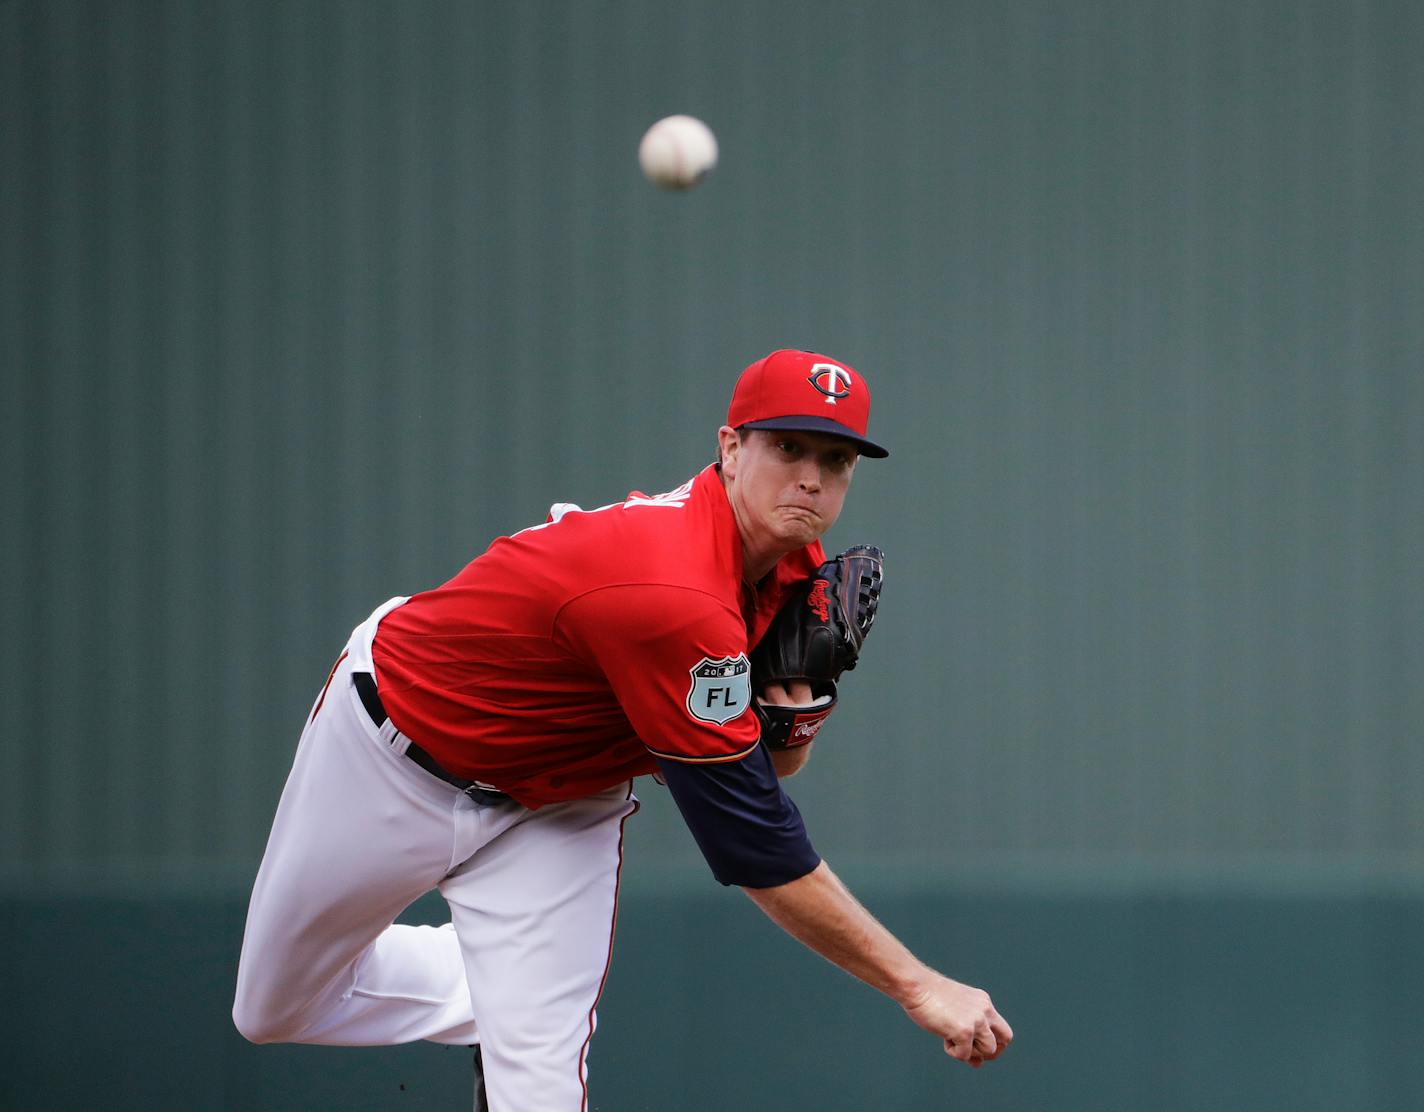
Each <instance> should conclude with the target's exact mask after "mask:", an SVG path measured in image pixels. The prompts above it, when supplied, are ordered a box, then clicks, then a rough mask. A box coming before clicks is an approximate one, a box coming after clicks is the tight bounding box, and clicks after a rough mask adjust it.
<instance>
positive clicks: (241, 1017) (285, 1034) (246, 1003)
mask: <svg viewBox="0 0 1424 1112" xmlns="http://www.w3.org/2000/svg"><path fill="white" fill-rule="evenodd" d="M232 1022H233V1025H234V1026H235V1027H236V1028H237V1032H238V1034H240V1035H241V1036H242V1037H243V1038H244V1039H246V1040H247V1041H248V1042H250V1043H279V1042H297V1041H298V1037H299V1036H300V1034H301V1026H300V1025H299V1024H298V1023H296V1022H294V1017H293V1016H292V1015H291V1014H290V1013H289V1012H284V1011H281V1010H278V1009H274V1008H270V1007H266V1008H264V1007H262V1006H260V1005H259V1004H258V1003H256V1002H255V1001H253V1000H251V999H250V998H248V997H245V996H243V995H239V996H238V998H237V1000H236V1001H235V1002H234V1003H233V1005H232Z"/></svg>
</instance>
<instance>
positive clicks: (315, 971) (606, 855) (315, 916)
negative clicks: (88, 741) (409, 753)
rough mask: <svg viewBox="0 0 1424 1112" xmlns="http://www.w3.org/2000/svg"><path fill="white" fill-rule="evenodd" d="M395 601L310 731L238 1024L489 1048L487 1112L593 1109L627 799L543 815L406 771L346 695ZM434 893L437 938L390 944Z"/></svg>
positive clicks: (602, 796)
mask: <svg viewBox="0 0 1424 1112" xmlns="http://www.w3.org/2000/svg"><path fill="white" fill-rule="evenodd" d="M403 601H405V600H404V599H401V598H397V599H392V600H390V601H389V602H387V603H386V604H384V605H383V606H381V607H379V608H378V609H377V610H376V612H375V613H373V614H372V615H371V617H370V618H369V619H367V621H366V622H365V623H363V624H362V625H361V626H358V627H357V629H356V630H355V631H354V632H353V633H352V636H351V640H350V642H349V643H348V644H347V647H346V652H345V653H344V654H343V655H342V658H341V659H340V660H339V661H338V663H337V666H336V668H335V670H334V671H333V673H332V675H331V677H330V679H329V680H328V682H327V685H326V687H325V688H324V689H323V691H322V693H321V695H320V696H319V697H318V699H317V701H316V704H315V705H314V707H313V709H312V714H311V715H310V716H309V717H308V719H307V725H306V728H305V729H304V730H303V732H302V737H301V741H300V743H299V744H298V747H297V754H296V759H295V761H294V763H293V766H292V771H291V775H290V776H289V777H288V780H287V785H286V787H285V788H284V790H283V792H282V798H281V802H280V803H279V804H278V807H277V815H276V818H275V819H274V820H273V823H272V833H271V836H270V838H269V840H268V843H267V851H266V854H265V855H264V857H263V859H262V865H261V868H260V869H259V871H258V874H257V881H256V883H255V885H254V887H253V892H252V901H251V904H250V906H249V908H248V914H247V930H246V934H245V935H244V938H243V943H242V957H241V961H240V964H239V969H238V978H237V997H236V1001H235V1003H234V1005H233V1020H234V1022H235V1023H236V1025H237V1027H238V1030H239V1031H241V1032H242V1034H243V1035H244V1036H245V1037H246V1038H248V1039H250V1040H252V1041H253V1042H300V1043H321V1044H327V1045H339V1046H373V1045H387V1044H392V1043H402V1042H410V1041H413V1040H416V1039H429V1040H431V1041H433V1042H439V1043H450V1044H455V1045H462V1044H473V1043H476V1042H478V1043H479V1044H480V1045H481V1048H482V1054H483V1057H484V1069H485V1084H486V1086H487V1089H488V1093H489V1102H490V1107H491V1109H492V1110H493V1112H505V1110H507V1112H518V1110H527V1109H539V1110H541V1112H542V1110H547V1112H561V1110H564V1109H569V1110H574V1109H579V1110H582V1109H584V1108H585V1107H586V1106H587V1099H588V1098H587V1081H586V1078H587V1055H588V1046H589V1041H590V1040H591V1039H592V1037H593V1031H594V1027H595V1025H596V1022H597V1020H596V1012H595V1006H596V1004H597V1002H598V997H599V994H600V992H601V991H602V988H603V980H604V977H605V975H606V974H607V969H608V963H609V959H610V957H611V953H612V944H613V927H614V920H615V917H616V913H617V903H618V875H619V868H620V866H621V863H622V846H623V823H624V822H625V821H626V820H627V819H628V818H629V817H630V816H631V815H632V814H633V813H634V812H635V811H636V810H637V809H638V801H637V799H636V797H634V795H633V794H632V784H631V783H628V784H624V785H620V786H619V787H617V788H616V789H613V790H610V791H605V792H601V793H599V794H597V795H592V796H588V797H586V798H584V799H578V800H574V801H572V802H568V803H560V804H554V805H550V806H546V807H541V808H540V809H539V810H537V811H530V810H527V809H525V808H524V807H521V806H520V805H519V804H517V803H515V802H513V801H512V800H508V801H504V802H495V803H489V802H477V801H476V800H475V799H472V798H471V797H470V796H469V795H467V794H465V793H464V792H461V791H459V790H458V789H456V788H454V787H453V786H451V785H449V784H446V783H445V782H443V781H442V780H440V779H438V778H437V777H435V776H432V775H431V774H430V773H428V772H426V771H425V770H424V769H422V768H420V767H419V766H418V765H416V764H415V762H414V761H412V760H410V759H409V758H407V757H406V756H405V755H404V753H405V746H406V745H407V744H408V741H407V739H406V738H405V737H404V736H403V735H401V734H400V733H398V732H397V731H396V730H395V728H394V726H393V725H392V724H391V723H390V722H389V721H388V722H387V723H386V724H385V725H384V726H383V727H381V728H380V729H377V727H376V725H375V723H374V722H372V720H371V718H370V716H369V715H368V714H367V712H366V710H365V708H364V707H363V706H362V704H361V702H360V700H359V698H358V696H357V694H356V691H355V689H354V688H353V687H352V684H351V675H352V673H353V672H354V671H372V668H371V640H372V638H373V637H374V635H375V629H376V625H377V624H378V623H379V621H380V619H381V618H382V617H384V616H385V614H386V613H387V612H389V611H390V610H391V609H394V608H395V607H396V606H398V605H400V603H402V602H403ZM431 889H439V891H440V893H441V894H442V895H443V896H444V897H445V900H446V902H447V903H448V904H449V905H450V912H451V922H450V923H448V924H446V925H445V926H443V927H415V926H405V925H392V924H393V921H394V919H395V917H396V916H397V915H398V914H400V912H401V911H402V910H404V909H405V908H406V907H407V906H409V905H410V903H411V902H412V901H414V900H415V899H417V898H418V897H420V896H422V895H424V894H425V893H426V892H428V891H430V890H431Z"/></svg>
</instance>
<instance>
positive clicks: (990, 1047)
mask: <svg viewBox="0 0 1424 1112" xmlns="http://www.w3.org/2000/svg"><path fill="white" fill-rule="evenodd" d="M932 976H933V978H934V979H933V980H931V981H930V983H929V984H927V985H925V986H924V988H923V990H922V991H920V992H917V993H916V994H915V995H914V996H912V997H911V998H909V999H908V1000H906V1001H905V1002H904V1003H903V1004H902V1005H901V1007H903V1008H904V1009H905V1014H906V1015H908V1016H909V1017H910V1018H911V1019H912V1020H914V1021H915V1022H916V1023H917V1024H919V1025H920V1026H921V1027H923V1028H924V1029H925V1030H926V1031H929V1032H930V1033H931V1034H934V1035H938V1036H939V1037H940V1038H942V1039H943V1040H944V1052H945V1053H946V1054H948V1055H949V1056H950V1057H951V1058H958V1059H959V1060H960V1061H961V1062H966V1063H968V1064H969V1065H970V1066H973V1067H974V1068H975V1069H978V1068H979V1067H980V1066H982V1065H983V1064H984V1063H985V1062H992V1061H993V1060H994V1059H995V1058H997V1057H998V1056H999V1055H1000V1054H1002V1053H1003V1052H1004V1051H1005V1050H1007V1049H1008V1046H1009V1043H1011V1042H1013V1041H1014V1031H1013V1028H1012V1027H1010V1026H1009V1024H1008V1021H1007V1020H1005V1019H1004V1017H1003V1016H1001V1015H1000V1014H999V1013H998V1012H997V1011H996V1010H995V1008H994V1002H993V1001H992V1000H990V999H989V994H988V993H987V992H985V991H984V990H983V989H980V988H975V987H973V986H972V985H962V984H960V983H959V982H958V981H952V980H950V979H949V978H948V977H944V976H941V975H940V974H938V973H934V974H932Z"/></svg>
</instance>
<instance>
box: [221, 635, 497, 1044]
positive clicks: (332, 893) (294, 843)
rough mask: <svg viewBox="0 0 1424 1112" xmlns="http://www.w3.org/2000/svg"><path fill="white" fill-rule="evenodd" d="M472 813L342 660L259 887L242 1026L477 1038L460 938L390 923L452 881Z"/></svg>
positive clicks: (360, 1035) (238, 1007)
mask: <svg viewBox="0 0 1424 1112" xmlns="http://www.w3.org/2000/svg"><path fill="white" fill-rule="evenodd" d="M471 806H472V804H471V803H470V801H469V800H467V799H466V798H465V797H464V796H462V795H460V793H458V792H456V791H454V790H453V789H451V788H449V787H448V786H447V785H444V784H441V783H440V782H439V781H437V780H434V779H433V778H432V777H429V776H428V775H427V774H426V773H425V772H424V771H422V770H421V769H419V768H417V767H416V766H415V765H414V764H413V763H412V762H410V761H409V760H408V759H407V758H405V757H404V756H401V755H400V754H398V753H395V752H393V751H391V750H390V749H389V747H388V745H387V743H386V742H385V741H383V740H382V738H381V736H380V734H379V733H378V732H377V731H376V728H375V725H374V723H372V722H371V720H370V718H369V717H368V716H366V714H365V711H364V709H363V708H362V707H361V706H360V703H359V701H358V699H357V697H356V693H355V691H354V689H353V688H352V686H351V679H350V671H349V663H345V662H343V663H341V664H339V665H338V666H337V669H336V671H335V673H334V674H333V676H332V678H331V681H330V685H329V688H328V690H327V692H326V694H325V696H324V698H323V699H321V700H319V702H318V706H317V709H316V711H315V713H314V715H313V717H312V719H311V720H310V721H309V722H308V724H307V728H306V730H305V731H304V732H303V734H302V739H301V743H300V745H299V746H298V750H297V755H296V759H295V762H294V763H293V766H292V772H291V775H290V776H289V778H288V780H287V784H286V787H285V788H284V790H283V792H282V799H281V802H280V803H279V804H278V807H277V815H276V818H275V819H274V820H273V823H272V833H271V836H270V838H269V840H268V843H267V851H266V854H265V856H264V857H263V859H262V866H261V868H260V869H259V871H258V874H257V881H256V883H255V885H254V887H253V892H252V901H251V904H250V906H249V908H248V915H247V930H246V933H245V935H244V938H243V944H242V958H241V961H240V963H239V969H238V978H237V995H236V1000H235V1002H234V1005H233V1022H234V1023H235V1024H236V1025H237V1028H238V1030H239V1031H240V1032H241V1033H242V1034H243V1035H244V1036H245V1037H246V1038H248V1039H250V1040H251V1041H253V1042H320V1043H328V1044H336V1045H350V1046H359V1045H377V1044H382V1045H383V1044H390V1043H397V1042H408V1041H412V1040H415V1039H431V1040H434V1041H437V1042H448V1043H455V1044H469V1043H473V1042H475V1041H477V1036H476V1034H475V1028H474V1017H473V1014H472V1012H471V1008H470V999H469V989H468V987H467V982H466V979H465V969H464V962H463V959H462V956H461V953H460V947H459V943H458V942H457V940H456V938H455V935H454V933H453V931H452V930H449V929H438V928H433V927H407V926H392V925H391V924H392V922H393V920H394V919H395V917H396V916H397V915H399V914H400V912H401V911H403V910H404V909H405V908H406V907H407V906H409V904H410V903H411V902H412V901H413V900H415V899H416V898H418V897H419V896H421V895H423V894H424V893H425V892H428V891H430V890H431V889H432V888H434V887H435V886H436V885H437V884H438V883H439V882H440V880H441V878H443V877H444V876H445V875H446V874H447V873H448V872H449V871H450V869H451V868H452V866H453V864H454V862H453V861H452V860H451V858H452V854H453V845H454V841H455V823H456V821H457V816H458V814H459V812H460V810H461V808H462V807H464V808H466V809H468V808H469V807H471Z"/></svg>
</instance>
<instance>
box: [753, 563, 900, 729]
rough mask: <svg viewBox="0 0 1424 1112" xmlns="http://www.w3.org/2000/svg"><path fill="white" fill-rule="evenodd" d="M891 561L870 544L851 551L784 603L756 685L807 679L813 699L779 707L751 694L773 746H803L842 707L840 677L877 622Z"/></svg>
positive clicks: (757, 659)
mask: <svg viewBox="0 0 1424 1112" xmlns="http://www.w3.org/2000/svg"><path fill="white" fill-rule="evenodd" d="M884 563H885V558H884V555H883V554H882V553H881V551H880V549H878V548H875V547H873V546H872V545H868V544H858V545H856V546H855V547H854V548H848V549H846V550H845V551H844V552H842V553H841V554H840V555H839V556H837V557H836V558H835V559H834V560H828V561H826V563H824V564H822V565H821V566H820V567H819V568H817V569H816V574H815V575H814V576H813V577H812V578H811V580H810V582H809V583H808V584H807V585H806V586H805V588H803V590H802V591H801V593H799V594H797V595H793V596H792V597H791V599H789V600H788V601H787V603H786V604H785V605H784V606H783V607H782V608H781V611H780V613H778V614H777V615H776V617H775V619H773V621H772V623H771V628H769V629H768V630H767V631H766V636H765V637H763V638H762V639H761V642H760V643H759V644H758V645H757V647H756V649H755V650H754V651H753V652H752V654H751V665H752V689H753V691H760V690H761V689H762V688H763V687H764V686H765V685H767V684H768V683H782V684H791V683H805V684H809V685H810V687H811V695H812V700H813V701H812V702H811V703H809V704H805V705H802V706H779V705H776V704H771V703H763V702H762V701H761V700H760V699H753V700H752V705H753V706H754V707H755V708H756V714H757V717H758V718H759V719H760V720H761V739H762V741H764V742H765V743H766V745H767V747H768V748H771V749H794V748H796V747H798V746H801V745H805V744H807V743H808V742H809V741H811V739H812V738H814V737H815V736H816V734H817V733H818V732H819V731H820V729H821V727H822V725H824V724H825V721H826V717H827V716H828V715H829V714H830V713H831V711H833V710H834V709H835V707H836V681H837V680H838V679H840V677H841V673H842V672H847V671H849V670H850V669H852V668H854V667H855V665H856V661H857V660H858V659H859V658H860V648H861V646H862V645H863V644H864V643H865V637H866V635H867V634H868V633H869V632H870V627H871V624H872V623H873V622H874V621H875V609H876V607H877V606H878V605H879V602H880V583H881V578H882V573H883V570H884Z"/></svg>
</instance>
